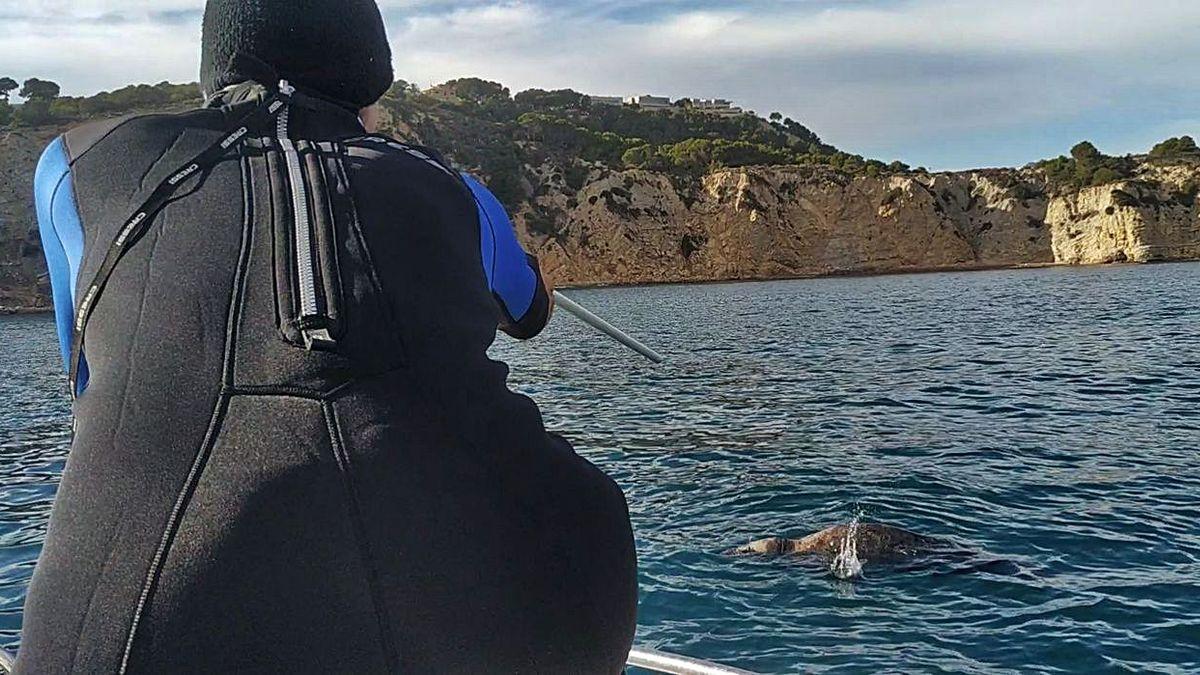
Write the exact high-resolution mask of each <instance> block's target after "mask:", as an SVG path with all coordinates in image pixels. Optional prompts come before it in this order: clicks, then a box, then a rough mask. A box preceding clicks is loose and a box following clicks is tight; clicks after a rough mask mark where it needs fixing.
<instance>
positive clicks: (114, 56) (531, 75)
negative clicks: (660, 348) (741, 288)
mask: <svg viewBox="0 0 1200 675" xmlns="http://www.w3.org/2000/svg"><path fill="white" fill-rule="evenodd" d="M15 1H16V0H0V16H2V15H7V16H9V18H8V19H7V20H5V21H3V22H2V25H3V26H4V27H0V63H2V64H5V65H4V66H3V69H4V70H13V71H16V72H15V73H14V74H15V75H22V76H27V75H39V76H44V77H45V76H49V77H53V78H55V79H57V80H59V81H62V82H63V83H64V85H65V88H66V89H67V91H75V92H79V91H89V90H95V89H98V88H109V87H113V86H119V85H121V84H124V83H126V82H128V81H132V80H144V81H149V80H158V79H168V78H169V79H174V80H180V79H194V77H195V75H194V73H195V70H196V68H197V63H198V51H199V20H198V16H199V15H198V12H199V10H200V8H201V5H202V3H201V2H200V1H199V0H47V1H43V2H35V3H33V4H32V6H28V5H25V4H21V5H20V6H19V7H20V8H19V9H15V10H14V9H4V8H3V4H2V3H5V2H15ZM380 4H381V7H382V9H383V11H384V13H385V16H386V17H387V19H388V22H389V27H390V34H391V38H392V42H393V48H394V51H395V54H396V57H395V58H396V68H397V76H398V77H401V78H404V79H407V80H410V81H415V82H418V83H420V84H423V85H429V84H433V83H436V82H440V81H444V80H446V79H450V78H453V77H461V76H468V75H475V76H481V77H486V78H489V79H495V80H498V81H501V82H504V83H505V84H507V85H509V86H510V87H512V88H513V89H514V90H520V89H523V88H527V87H532V86H538V87H547V88H549V87H555V88H557V87H573V88H576V89H581V90H584V91H588V92H590V93H598V94H633V93H646V92H653V93H661V94H666V95H672V96H722V97H732V98H736V99H737V100H738V101H739V102H741V103H743V104H745V105H747V106H748V107H751V108H754V109H756V110H758V111H760V112H769V111H772V110H780V111H781V112H783V113H785V114H787V115H790V116H792V117H794V118H796V119H797V120H800V121H802V122H803V123H805V124H807V125H808V126H810V127H811V128H813V130H814V131H816V132H817V133H819V134H821V135H822V136H823V137H824V138H825V139H826V140H828V141H830V142H833V143H835V144H837V145H839V146H842V147H845V148H847V149H851V150H854V151H857V152H863V153H864V154H868V155H872V156H879V157H881V158H885V159H891V158H895V157H899V158H903V159H905V160H906V161H911V162H913V163H915V164H927V165H930V166H933V167H952V166H965V165H969V164H1011V163H1023V162H1025V161H1028V160H1031V159H1035V158H1036V157H1038V156H1046V155H1051V154H1058V153H1059V152H1061V151H1062V150H1063V149H1064V148H1065V147H1069V145H1070V144H1071V143H1073V142H1074V141H1076V140H1079V139H1080V138H1081V137H1083V136H1091V137H1094V138H1095V140H1097V141H1098V143H1099V144H1100V145H1101V147H1106V148H1108V149H1110V150H1112V151H1129V150H1136V149H1141V148H1133V147H1125V146H1126V145H1127V144H1129V143H1133V142H1142V140H1141V139H1142V138H1143V137H1144V135H1145V133H1148V132H1141V133H1139V130H1155V129H1186V128H1188V124H1190V121H1189V118H1191V117H1194V114H1193V113H1191V112H1190V111H1192V110H1195V109H1196V107H1197V104H1200V93H1197V92H1200V73H1197V70H1196V68H1195V67H1194V65H1195V64H1196V63H1197V62H1198V59H1197V57H1200V42H1198V41H1196V40H1195V39H1194V35H1195V34H1196V31H1197V29H1200V3H1197V2H1194V1H1193V0H1138V1H1135V0H1056V2H1044V1H1043V0H1006V1H1005V2H1003V3H992V2H980V1H977V0H790V1H785V0H721V1H718V0H687V1H685V0H592V1H591V2H583V1H582V0H580V1H575V0H570V1H564V0H557V1H552V0H510V1H500V2H497V1H487V0H382V1H381V3H380ZM1031 152H1033V153H1037V154H1035V155H1032V156H1031V155H1030V154H1029V153H1031Z"/></svg>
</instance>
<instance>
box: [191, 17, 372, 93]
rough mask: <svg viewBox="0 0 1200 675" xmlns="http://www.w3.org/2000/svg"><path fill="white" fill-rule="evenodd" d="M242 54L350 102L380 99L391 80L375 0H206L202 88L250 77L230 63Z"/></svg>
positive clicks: (300, 83) (208, 90)
mask: <svg viewBox="0 0 1200 675" xmlns="http://www.w3.org/2000/svg"><path fill="white" fill-rule="evenodd" d="M238 54H243V55H247V56H252V57H255V58H256V59H258V60H259V61H262V62H264V63H266V64H268V65H270V66H272V67H274V68H275V70H276V71H278V73H279V76H280V77H281V78H283V79H286V80H289V81H290V82H291V83H292V84H294V85H296V86H298V87H300V88H302V89H307V90H309V91H311V92H312V93H315V94H318V95H321V96H323V97H326V98H329V99H332V100H334V101H337V102H339V103H343V104H346V105H347V106H350V107H356V108H364V107H366V106H368V105H371V104H372V103H374V102H376V101H378V100H379V99H380V97H382V96H383V94H384V92H386V91H387V90H388V88H389V87H390V86H391V85H392V80H393V72H392V51H391V47H390V46H389V45H388V40H387V31H386V29H385V27H384V24H383V17H382V16H381V15H380V13H379V7H378V6H377V5H376V4H375V0H208V3H207V6H206V7H205V11H204V38H203V47H202V53H201V61H200V85H201V88H202V89H203V90H204V94H205V96H211V95H212V94H214V93H215V92H217V91H219V90H221V89H223V88H224V87H227V86H229V85H231V84H237V83H239V82H243V81H246V80H248V79H251V77H250V75H249V74H247V73H239V72H237V68H236V67H235V66H233V59H234V57H235V56H237V55H238ZM264 84H267V83H264Z"/></svg>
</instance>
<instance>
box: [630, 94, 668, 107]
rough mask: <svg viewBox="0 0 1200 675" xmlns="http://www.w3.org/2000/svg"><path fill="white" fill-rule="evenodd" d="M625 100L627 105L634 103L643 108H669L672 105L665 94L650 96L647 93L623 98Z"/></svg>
mask: <svg viewBox="0 0 1200 675" xmlns="http://www.w3.org/2000/svg"><path fill="white" fill-rule="evenodd" d="M625 102H626V103H628V104H629V105H636V106H637V107H639V108H641V109H643V110H670V109H671V108H672V107H674V106H673V105H672V104H671V99H669V98H667V97H666V96H651V95H649V94H646V95H645V96H631V97H630V98H627V99H625Z"/></svg>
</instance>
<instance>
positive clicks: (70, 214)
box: [33, 138, 88, 394]
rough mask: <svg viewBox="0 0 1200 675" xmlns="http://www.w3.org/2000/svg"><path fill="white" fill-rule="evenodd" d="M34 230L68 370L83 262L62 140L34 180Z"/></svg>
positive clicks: (82, 381) (83, 370)
mask: <svg viewBox="0 0 1200 675" xmlns="http://www.w3.org/2000/svg"><path fill="white" fill-rule="evenodd" d="M33 190H34V199H35V202H36V203H37V217H38V231H39V233H40V234H41V237H42V248H43V250H44V251H45V255H46V266H47V267H48V268H49V270H50V287H51V289H52V291H53V293H54V314H55V318H56V319H57V322H58V341H59V347H60V349H61V351H62V358H63V366H64V368H66V369H68V370H69V369H70V361H71V340H72V337H73V335H74V323H75V298H76V292H77V289H76V283H77V279H78V276H79V265H80V263H81V262H82V261H83V223H82V222H81V221H80V219H79V209H78V208H77V207H76V205H75V189H74V185H73V184H72V181H71V164H70V158H69V157H68V156H67V148H66V144H65V143H64V142H63V139H62V138H59V139H57V140H55V141H54V142H53V143H51V144H50V147H48V148H46V152H45V153H43V154H42V159H41V161H40V162H38V167H37V173H36V175H35V177H34V187H33ZM87 382H88V370H87V361H86V360H81V362H80V364H79V382H78V386H79V390H78V391H77V392H76V393H77V394H79V393H83V390H84V389H86V388H87Z"/></svg>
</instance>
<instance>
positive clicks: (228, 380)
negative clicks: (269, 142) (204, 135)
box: [222, 149, 254, 389]
mask: <svg viewBox="0 0 1200 675" xmlns="http://www.w3.org/2000/svg"><path fill="white" fill-rule="evenodd" d="M238 156H239V159H240V161H239V164H240V166H241V170H242V244H241V246H242V248H241V251H239V252H238V266H237V270H236V272H235V273H234V274H235V277H234V284H233V293H232V297H231V298H230V300H229V323H228V325H227V326H226V328H225V345H226V347H225V369H224V372H223V373H222V380H223V382H224V386H223V389H224V388H228V387H232V386H233V385H234V383H235V380H236V379H237V339H238V334H239V328H240V326H241V322H242V316H243V313H244V312H245V309H246V285H247V278H248V277H249V276H250V275H249V266H250V249H251V247H252V242H253V230H252V227H253V222H254V196H253V189H252V185H253V184H252V180H253V174H252V168H251V167H250V159H249V158H248V157H246V155H245V153H244V152H243V151H242V150H241V149H239V150H238Z"/></svg>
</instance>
